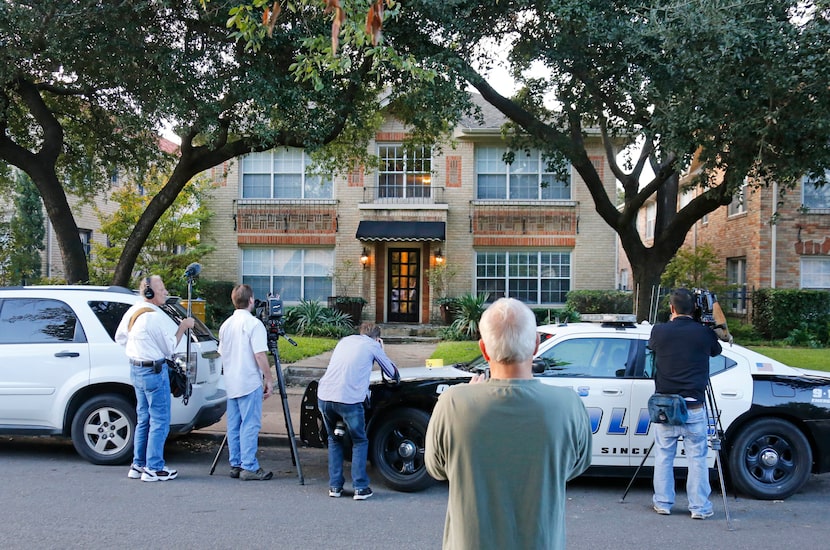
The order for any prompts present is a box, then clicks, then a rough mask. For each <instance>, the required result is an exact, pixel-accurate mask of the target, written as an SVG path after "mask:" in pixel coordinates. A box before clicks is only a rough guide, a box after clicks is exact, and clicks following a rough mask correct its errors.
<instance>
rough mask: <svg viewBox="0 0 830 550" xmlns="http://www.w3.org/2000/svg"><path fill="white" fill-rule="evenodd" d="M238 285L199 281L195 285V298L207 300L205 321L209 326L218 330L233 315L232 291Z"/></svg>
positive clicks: (227, 282) (205, 280)
mask: <svg viewBox="0 0 830 550" xmlns="http://www.w3.org/2000/svg"><path fill="white" fill-rule="evenodd" d="M235 286H236V284H235V283H232V282H230V281H210V280H207V279H201V278H200V279H198V280H197V281H196V284H195V285H193V294H194V297H199V298H204V299H205V317H206V319H205V321H206V324H207V326H209V327H211V328H214V329H217V328H219V326H220V325H221V324H222V323H223V322H224V321H225V319H227V318H228V317H230V316H231V315H232V314H233V311H234V309H235V308H234V305H233V302H231V291H233V287H235Z"/></svg>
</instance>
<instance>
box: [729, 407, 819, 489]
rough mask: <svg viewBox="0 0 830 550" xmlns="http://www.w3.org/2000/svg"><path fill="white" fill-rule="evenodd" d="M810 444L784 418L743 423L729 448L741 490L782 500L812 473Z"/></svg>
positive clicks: (732, 470) (734, 477) (733, 475)
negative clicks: (744, 424)
mask: <svg viewBox="0 0 830 550" xmlns="http://www.w3.org/2000/svg"><path fill="white" fill-rule="evenodd" d="M812 463H813V455H812V450H811V449H810V443H809V442H808V441H807V438H806V437H804V434H803V433H801V431H800V430H799V429H798V428H797V427H796V426H794V425H793V424H791V423H790V422H787V421H785V420H781V419H777V418H766V419H760V420H755V421H754V422H751V423H749V424H747V425H746V426H744V427H743V428H742V429H741V431H740V432H739V433H738V434H737V437H735V438H734V439H733V442H732V445H731V446H730V450H729V471H730V474H731V479H732V482H733V484H734V485H735V489H737V490H738V492H741V493H744V494H746V495H749V496H751V497H753V498H757V499H761V500H781V499H785V498H788V497H789V496H791V495H792V494H794V493H795V492H796V491H798V490H799V489H800V488H801V487H802V486H803V485H804V483H806V482H807V479H808V478H809V476H810V471H811V467H812Z"/></svg>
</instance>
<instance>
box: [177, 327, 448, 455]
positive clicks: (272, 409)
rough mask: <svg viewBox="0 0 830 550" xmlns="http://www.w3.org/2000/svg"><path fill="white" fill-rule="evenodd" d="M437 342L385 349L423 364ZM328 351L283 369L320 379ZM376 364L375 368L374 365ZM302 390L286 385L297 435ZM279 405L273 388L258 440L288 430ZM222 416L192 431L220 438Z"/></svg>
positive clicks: (404, 362)
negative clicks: (217, 420) (298, 370)
mask: <svg viewBox="0 0 830 550" xmlns="http://www.w3.org/2000/svg"><path fill="white" fill-rule="evenodd" d="M437 345H438V344H436V343H411V344H410V343H407V344H385V345H384V349H385V350H386V354H387V355H389V358H390V359H392V361H393V362H394V363H395V365H397V366H398V367H422V366H424V365H425V364H426V360H427V359H429V357H430V356H431V355H432V353H433V352H434V351H435V348H436V346H437ZM331 354H332V352H331V351H327V352H325V353H321V354H320V355H315V356H314V357H306V358H305V359H303V360H301V361H297V362H296V363H291V364H288V365H283V366H282V367H283V372H285V371H286V370H290V369H302V370H303V371H304V372H306V373H312V374H311V377H313V378H316V379H319V378H320V377H321V376H323V373H324V372H325V371H326V367H327V366H328V364H329V359H330V358H331ZM377 368H378V367H377V365H375V369H377ZM304 391H305V384H303V385H289V386H287V387H286V394H287V398H288V409H289V412H290V414H291V424H292V425H293V427H294V435H295V436H296V437H299V435H300V402H301V401H302V398H303V392H304ZM284 416H285V415H284V414H283V409H282V397H281V396H280V395H279V392H278V391H276V392H275V394H274V395H272V396H271V397H269V398H268V399H266V400H265V402H264V403H263V405H262V430H261V431H260V440H261V439H262V438H263V437H265V438H272V439H273V438H276V439H278V440H285V438H286V437H287V434H288V431H287V429H286V427H285V426H286V424H285V418H284ZM225 430H226V426H225V418H224V417H222V420H220V421H219V422H217V423H216V424H214V425H212V426H208V427H207V428H202V429H201V430H196V431H195V432H193V433H197V434H202V435H210V436H214V437H217V438H220V439H221V438H222V437H223V436H224V435H225Z"/></svg>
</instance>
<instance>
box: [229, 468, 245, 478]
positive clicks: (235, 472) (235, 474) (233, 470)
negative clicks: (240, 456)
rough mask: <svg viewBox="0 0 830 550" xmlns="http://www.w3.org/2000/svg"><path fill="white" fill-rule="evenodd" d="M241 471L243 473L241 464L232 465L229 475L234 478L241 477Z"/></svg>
mask: <svg viewBox="0 0 830 550" xmlns="http://www.w3.org/2000/svg"><path fill="white" fill-rule="evenodd" d="M240 473H242V468H241V467H240V466H231V471H230V473H229V474H228V475H229V476H231V477H232V478H234V479H239V474H240Z"/></svg>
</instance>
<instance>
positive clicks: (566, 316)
mask: <svg viewBox="0 0 830 550" xmlns="http://www.w3.org/2000/svg"><path fill="white" fill-rule="evenodd" d="M530 310H531V311H532V312H533V315H535V316H536V324H537V325H550V324H553V323H557V322H558V323H568V322H576V321H579V313H578V312H576V311H573V310H572V309H570V308H569V307H565V308H564V309H555V308H538V307H535V308H534V307H532V308H530Z"/></svg>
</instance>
